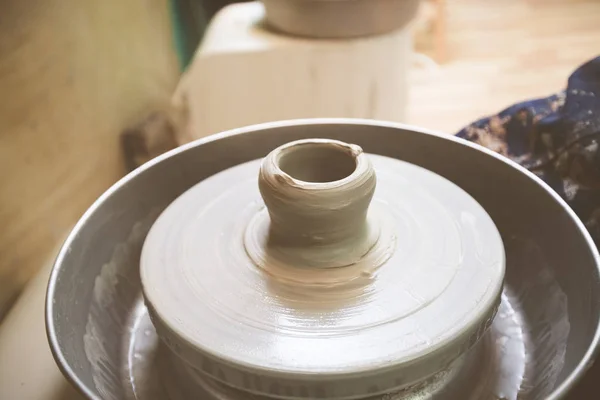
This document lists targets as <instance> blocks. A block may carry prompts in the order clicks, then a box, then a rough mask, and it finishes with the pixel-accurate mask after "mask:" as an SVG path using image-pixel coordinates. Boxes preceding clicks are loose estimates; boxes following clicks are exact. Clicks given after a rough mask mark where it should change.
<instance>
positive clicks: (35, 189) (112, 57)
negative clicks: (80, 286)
mask: <svg viewBox="0 0 600 400" xmlns="http://www.w3.org/2000/svg"><path fill="white" fill-rule="evenodd" d="M178 75H179V71H178V65H177V58H176V55H175V52H174V50H173V44H172V27H171V20H170V17H169V5H168V1H167V0H128V1H121V0H104V1H78V0H32V1H27V2H24V1H20V0H7V1H3V2H2V11H1V12H0V96H1V97H2V100H1V101H0V128H1V129H0V170H1V171H2V172H1V173H0V226H2V229H0V316H1V315H2V314H3V313H4V312H5V310H6V309H7V306H8V305H9V304H10V302H11V300H12V299H14V297H15V296H16V294H17V293H18V292H19V290H20V289H21V288H22V287H23V285H24V284H25V282H26V281H27V280H28V279H29V278H30V277H31V276H32V275H33V274H34V273H35V272H36V271H37V270H38V269H39V268H40V266H41V265H42V264H43V263H44V262H45V261H46V260H47V259H48V258H49V257H53V249H54V248H56V246H57V244H58V243H59V241H60V240H62V239H63V237H64V234H65V232H66V231H68V230H69V229H70V228H71V226H72V225H73V224H74V223H75V222H76V220H77V219H78V217H79V216H80V215H81V214H82V213H83V211H84V210H85V209H86V208H87V207H88V206H89V205H90V204H91V203H92V202H93V200H94V199H95V198H96V197H97V196H98V195H99V194H100V193H101V192H102V191H103V190H105V189H106V188H107V187H109V186H110V185H111V184H112V183H113V182H114V181H115V180H116V179H118V178H119V177H120V176H121V175H122V174H123V172H124V166H123V162H122V156H121V152H120V147H119V134H120V133H121V131H122V130H123V129H124V128H125V127H126V126H128V125H130V124H132V123H134V122H136V121H137V120H139V119H140V118H142V117H143V116H144V115H145V113H147V112H148V111H150V110H153V109H155V108H157V107H161V106H162V104H163V103H166V102H168V100H169V96H170V95H171V94H172V91H173V89H174V87H175V84H176V81H177V78H178Z"/></svg>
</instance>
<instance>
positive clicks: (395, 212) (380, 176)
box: [46, 120, 600, 400]
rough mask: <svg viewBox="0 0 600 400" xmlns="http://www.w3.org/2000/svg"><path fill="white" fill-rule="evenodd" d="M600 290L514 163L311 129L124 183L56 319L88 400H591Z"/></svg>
mask: <svg viewBox="0 0 600 400" xmlns="http://www.w3.org/2000/svg"><path fill="white" fill-rule="evenodd" d="M314 138H320V139H314ZM350 143H351V144H350ZM599 281H600V279H599V274H598V254H597V251H596V248H595V246H594V244H593V243H592V242H591V240H590V238H589V235H588V233H587V232H586V230H585V228H584V227H583V225H582V224H581V222H580V221H579V220H578V219H577V218H576V217H575V216H574V214H573V212H572V211H571V210H570V209H569V208H568V207H567V206H566V205H565V204H564V202H563V201H562V200H561V199H560V198H559V197H557V196H556V195H555V194H554V193H553V192H552V190H551V189H550V188H548V187H547V186H546V185H545V184H543V183H542V182H541V181H539V180H538V179H537V178H536V177H535V176H533V175H532V174H530V173H529V172H527V171H525V170H523V169H522V168H520V167H519V166H517V165H515V164H513V163H511V162H510V161H507V160H506V159H503V158H501V157H500V156H497V155H495V154H493V153H491V152H489V151H487V150H485V149H483V148H480V147H478V146H475V145H473V144H470V143H467V142H464V141H461V140H459V139H456V138H452V137H446V136H440V135H436V134H433V133H429V132H424V131H420V130H416V129H412V128H407V127H404V126H401V125H396V124H391V123H383V122H375V121H361V120H303V121H288V122H280V123H273V124H267V125H260V126H254V127H249V128H244V129H240V130H236V131H232V132H226V133H223V134H220V135H215V136H212V137H209V138H206V139H203V140H200V141H198V142H195V143H192V144H190V145H186V146H183V147H181V148H178V149H176V150H174V151H172V152H170V153H168V154H166V155H164V156H160V157H159V158H157V159H155V160H153V161H151V162H149V163H147V164H146V165H144V166H142V167H141V168H139V169H138V170H136V171H134V172H133V173H132V174H130V175H129V176H127V177H126V178H124V179H123V180H122V181H121V182H119V183H117V184H116V185H115V186H114V187H113V188H112V189H110V190H109V191H108V192H107V193H106V194H104V195H103V196H102V197H101V198H100V199H99V200H98V201H97V202H96V203H95V204H94V206H93V207H92V208H91V209H90V210H89V211H88V212H87V213H86V215H85V216H84V217H83V218H82V219H81V221H80V222H79V223H78V225H77V226H76V228H75V229H74V231H73V233H72V234H71V235H70V237H69V239H68V240H67V242H66V243H65V245H64V247H63V249H62V250H61V253H60V255H59V257H58V259H57V262H56V266H55V268H54V270H53V272H52V275H51V278H50V284H49V288H48V298H47V304H46V307H47V308H46V316H47V327H48V336H49V340H50V346H51V349H52V351H53V353H54V356H55V358H56V360H57V363H58V365H59V366H60V367H61V369H62V371H63V372H64V373H65V375H66V376H67V377H68V378H69V379H70V380H71V382H73V384H74V385H75V386H76V387H77V388H78V389H79V390H80V391H81V392H82V393H83V394H84V395H85V396H86V397H88V398H90V399H141V400H158V399H160V400H164V399H172V400H178V399H206V400H215V399H219V400H241V399H244V400H267V399H273V398H277V399H307V398H311V399H319V398H320V399H327V398H328V399H370V400H383V399H385V400H408V399H411V400H414V399H443V400H446V399H460V400H482V399H483V400H488V399H493V400H497V399H508V400H517V399H518V400H537V399H540V400H542V399H543V400H546V399H551V400H554V399H559V398H560V399H563V398H564V399H569V400H572V399H582V398H593V393H595V389H594V385H595V379H594V375H593V374H590V375H588V376H590V378H589V379H588V378H587V376H586V378H585V379H584V380H583V383H582V384H580V383H579V382H580V380H581V378H582V377H584V375H585V373H586V371H587V370H588V369H589V368H590V366H591V364H592V360H593V359H594V356H595V352H596V349H597V346H598V322H599V316H600V293H599V285H600V284H599ZM590 393H592V395H590ZM590 396H591V397H590Z"/></svg>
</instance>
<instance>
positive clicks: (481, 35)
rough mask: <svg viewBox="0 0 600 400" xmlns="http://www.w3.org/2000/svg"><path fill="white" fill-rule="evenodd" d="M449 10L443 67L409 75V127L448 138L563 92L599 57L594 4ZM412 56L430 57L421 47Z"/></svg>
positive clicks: (553, 1) (452, 2) (452, 3)
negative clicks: (582, 67) (524, 104)
mask: <svg viewBox="0 0 600 400" xmlns="http://www.w3.org/2000/svg"><path fill="white" fill-rule="evenodd" d="M447 3H448V5H447V18H448V19H447V25H448V26H447V40H448V60H447V62H446V63H444V64H443V65H440V66H439V67H438V68H433V69H427V68H423V67H422V66H417V67H415V68H414V70H413V74H412V76H411V85H412V86H411V97H410V100H411V101H410V106H409V107H410V109H409V123H411V124H414V125H419V126H423V127H426V128H430V129H435V130H440V131H444V132H448V133H454V132H456V131H457V130H458V129H460V127H462V126H463V125H465V124H468V123H469V122H470V121H473V120H475V119H477V118H479V117H481V116H485V115H487V114H490V113H495V112H497V111H500V110H501V109H503V108H504V107H506V106H508V105H511V104H513V103H515V102H519V101H521V100H526V99H530V98H534V97H543V96H546V95H549V94H552V93H554V92H556V91H559V90H561V89H562V88H563V87H564V86H565V85H566V81H567V78H568V77H569V75H570V73H571V72H572V71H573V70H574V69H575V68H576V67H577V66H578V65H580V64H582V63H583V62H585V61H586V60H589V59H591V58H594V57H596V56H600V1H598V0H502V1H492V0H447ZM417 42H418V43H422V42H423V43H425V44H426V43H427V41H426V40H418V41H417ZM417 51H419V52H422V53H425V54H429V55H433V52H432V49H431V48H429V47H427V46H425V45H421V46H417Z"/></svg>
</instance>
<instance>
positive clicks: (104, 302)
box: [83, 211, 159, 400]
mask: <svg viewBox="0 0 600 400" xmlns="http://www.w3.org/2000/svg"><path fill="white" fill-rule="evenodd" d="M158 215H159V212H158V211H153V212H152V213H151V214H150V215H149V216H148V217H147V218H145V219H144V220H142V221H140V222H138V223H136V224H135V225H134V226H133V228H132V230H131V233H130V234H129V236H128V238H127V240H126V241H125V242H124V243H121V244H120V245H118V246H117V247H116V248H115V250H114V252H113V255H112V257H111V260H110V261H109V262H108V263H106V264H105V265H104V266H102V268H101V271H100V275H98V276H97V277H96V281H95V283H94V293H93V296H92V302H91V304H90V311H89V315H88V320H87V325H86V333H85V336H84V338H83V341H84V348H85V353H86V356H87V358H88V361H89V362H90V365H91V368H92V373H93V378H94V383H95V385H96V389H97V390H98V393H99V394H100V396H101V397H102V398H103V399H115V400H122V399H125V398H136V397H137V394H136V393H135V392H136V391H137V389H136V387H135V386H134V385H133V384H132V383H133V382H124V381H128V380H130V379H129V378H128V375H129V374H128V373H127V371H126V369H127V368H126V366H127V365H128V364H129V363H128V360H127V357H128V348H130V347H131V346H130V343H129V341H128V340H127V339H126V338H128V337H131V331H132V330H135V328H136V327H135V325H134V326H133V327H132V326H131V325H132V323H133V324H135V321H136V320H138V319H139V316H138V315H136V314H139V313H140V311H136V310H138V309H139V308H136V304H139V303H141V288H140V276H139V260H140V253H141V251H142V245H143V243H144V239H145V237H146V234H147V233H148V230H149V229H150V227H151V226H152V224H153V223H154V221H155V220H156V218H157V217H158ZM142 313H145V310H142ZM138 389H139V388H138Z"/></svg>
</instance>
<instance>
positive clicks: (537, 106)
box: [457, 57, 600, 245]
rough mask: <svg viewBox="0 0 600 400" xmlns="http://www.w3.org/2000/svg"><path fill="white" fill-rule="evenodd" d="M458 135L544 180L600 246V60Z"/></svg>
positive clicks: (596, 59) (591, 62)
mask: <svg viewBox="0 0 600 400" xmlns="http://www.w3.org/2000/svg"><path fill="white" fill-rule="evenodd" d="M457 136H459V137H461V138H464V139H467V140H470V141H473V142H475V143H478V144H480V145H483V146H485V147H487V148H489V149H491V150H494V151H496V152H498V153H500V154H502V155H504V156H506V157H508V158H510V159H512V160H513V161H515V162H517V163H519V164H521V165H522V166H524V167H525V168H527V169H529V170H530V171H531V172H533V173H534V174H536V175H537V176H539V177H540V178H542V179H543V180H544V181H545V182H546V183H548V184H549V185H550V186H551V187H552V188H553V189H554V190H555V191H556V192H557V193H558V194H559V195H560V196H561V197H563V198H564V199H565V200H566V201H567V203H568V204H569V205H570V206H571V207H572V208H573V210H574V211H575V212H576V213H577V215H579V217H580V218H581V220H582V221H583V222H584V223H585V225H586V226H587V228H588V230H589V231H590V233H591V235H592V237H593V238H594V241H595V242H596V245H600V57H598V58H595V59H593V60H591V61H588V62H587V63H585V64H583V65H582V66H580V67H579V68H578V69H577V70H575V71H574V72H573V74H572V75H571V76H570V78H569V81H568V84H567V88H566V90H564V91H563V92H560V93H558V94H555V95H553V96H550V97H547V98H540V99H535V100H530V101H525V102H522V103H518V104H515V105H513V106H511V107H509V108H507V109H505V110H503V111H501V112H500V113H499V114H497V115H494V116H491V117H487V118H483V119H481V120H479V121H476V122H474V123H473V124H471V125H469V126H467V127H465V128H463V129H462V130H461V131H460V132H458V134H457Z"/></svg>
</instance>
